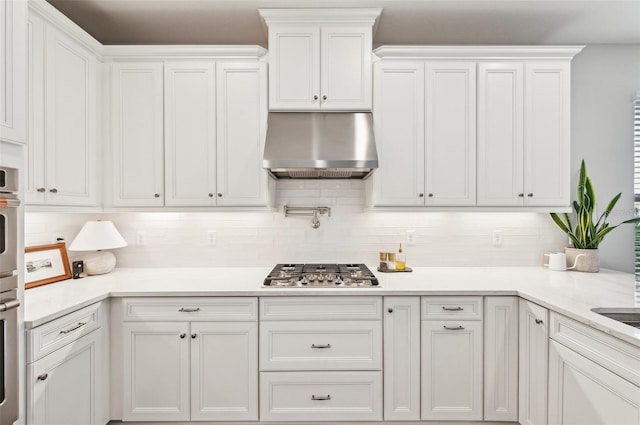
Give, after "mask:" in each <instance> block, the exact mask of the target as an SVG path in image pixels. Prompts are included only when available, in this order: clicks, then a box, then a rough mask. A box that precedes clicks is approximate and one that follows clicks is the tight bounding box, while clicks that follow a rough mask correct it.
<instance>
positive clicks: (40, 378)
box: [38, 373, 49, 381]
mask: <svg viewBox="0 0 640 425" xmlns="http://www.w3.org/2000/svg"><path fill="white" fill-rule="evenodd" d="M48 377H49V374H48V373H43V374H42V375H40V376H38V381H46V380H47V378H48Z"/></svg>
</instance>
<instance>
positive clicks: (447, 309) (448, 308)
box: [442, 306, 464, 311]
mask: <svg viewBox="0 0 640 425" xmlns="http://www.w3.org/2000/svg"><path fill="white" fill-rule="evenodd" d="M442 309H443V310H444V311H462V310H464V308H462V307H445V306H442Z"/></svg>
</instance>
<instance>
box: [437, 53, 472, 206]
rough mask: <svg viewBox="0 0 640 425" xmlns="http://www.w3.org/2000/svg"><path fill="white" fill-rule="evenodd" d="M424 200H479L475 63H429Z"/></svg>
mask: <svg viewBox="0 0 640 425" xmlns="http://www.w3.org/2000/svg"><path fill="white" fill-rule="evenodd" d="M425 66H426V70H425V75H426V79H427V80H426V84H425V87H426V95H425V100H426V128H425V173H426V175H425V185H426V187H425V191H426V197H425V204H426V205H434V206H438V205H446V206H450V205H475V203H476V63H475V62H450V63H447V62H427V63H426V65H425Z"/></svg>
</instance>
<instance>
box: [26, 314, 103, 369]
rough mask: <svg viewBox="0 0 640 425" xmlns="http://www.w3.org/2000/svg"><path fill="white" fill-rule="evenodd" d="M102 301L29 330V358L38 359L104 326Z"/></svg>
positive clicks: (30, 360)
mask: <svg viewBox="0 0 640 425" xmlns="http://www.w3.org/2000/svg"><path fill="white" fill-rule="evenodd" d="M102 304H103V303H102V302H98V303H95V304H91V305H90V306H87V307H85V308H82V309H80V310H77V311H74V312H73V313H69V314H67V315H65V316H63V317H61V318H59V319H56V320H53V321H51V322H49V323H45V324H44V325H42V326H38V327H37V328H33V329H30V330H29V331H28V332H27V338H26V339H27V359H28V361H29V363H31V362H33V361H35V360H38V359H40V358H42V357H44V356H46V355H47V354H50V353H52V352H53V351H55V350H57V349H59V348H60V347H64V346H65V345H67V344H69V343H71V342H73V341H76V340H77V339H78V338H80V337H82V336H83V335H86V334H88V333H90V332H92V331H94V330H96V329H98V328H100V327H101V326H102V321H101V314H100V313H101V309H102V308H103V307H102Z"/></svg>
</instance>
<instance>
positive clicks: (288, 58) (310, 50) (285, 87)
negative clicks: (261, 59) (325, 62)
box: [269, 25, 320, 111]
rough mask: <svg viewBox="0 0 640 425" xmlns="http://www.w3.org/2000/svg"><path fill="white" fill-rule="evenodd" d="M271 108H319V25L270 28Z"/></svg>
mask: <svg viewBox="0 0 640 425" xmlns="http://www.w3.org/2000/svg"><path fill="white" fill-rule="evenodd" d="M269 109H271V110H281V111H283V110H300V109H302V110H312V109H320V27H318V26H313V25H304V26H299V27H298V26H289V25H287V26H270V27H269Z"/></svg>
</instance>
